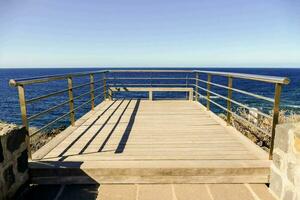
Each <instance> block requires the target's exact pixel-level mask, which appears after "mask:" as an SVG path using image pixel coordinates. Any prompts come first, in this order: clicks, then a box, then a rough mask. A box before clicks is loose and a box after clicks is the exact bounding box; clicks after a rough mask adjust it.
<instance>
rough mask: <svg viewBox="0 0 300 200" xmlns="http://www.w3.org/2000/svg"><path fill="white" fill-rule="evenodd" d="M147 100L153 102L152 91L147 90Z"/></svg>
mask: <svg viewBox="0 0 300 200" xmlns="http://www.w3.org/2000/svg"><path fill="white" fill-rule="evenodd" d="M149 100H150V101H153V91H152V90H149Z"/></svg>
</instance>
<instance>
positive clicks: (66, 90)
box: [26, 89, 68, 103]
mask: <svg viewBox="0 0 300 200" xmlns="http://www.w3.org/2000/svg"><path fill="white" fill-rule="evenodd" d="M66 92H68V89H64V90H60V91H57V92H52V93H50V94H46V95H43V96H39V97H35V98H32V99H29V100H27V101H26V103H33V102H36V101H39V100H43V99H46V98H48V97H52V96H56V95H59V94H63V93H66Z"/></svg>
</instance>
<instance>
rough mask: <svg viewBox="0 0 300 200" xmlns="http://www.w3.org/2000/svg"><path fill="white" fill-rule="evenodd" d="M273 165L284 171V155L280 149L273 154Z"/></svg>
mask: <svg viewBox="0 0 300 200" xmlns="http://www.w3.org/2000/svg"><path fill="white" fill-rule="evenodd" d="M273 163H274V165H275V166H276V167H277V168H278V169H283V160H282V153H281V150H280V149H275V150H274V152H273Z"/></svg>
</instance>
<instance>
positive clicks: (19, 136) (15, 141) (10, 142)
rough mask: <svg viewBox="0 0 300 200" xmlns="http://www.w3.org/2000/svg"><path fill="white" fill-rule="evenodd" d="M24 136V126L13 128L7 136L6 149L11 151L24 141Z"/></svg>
mask: <svg viewBox="0 0 300 200" xmlns="http://www.w3.org/2000/svg"><path fill="white" fill-rule="evenodd" d="M25 137H26V131H25V129H24V128H23V129H21V130H14V131H13V132H12V133H11V134H9V136H8V138H7V144H6V145H7V149H8V150H9V151H10V152H11V153H13V152H14V151H15V150H17V149H18V148H19V147H20V145H21V144H22V143H23V142H24V141H25Z"/></svg>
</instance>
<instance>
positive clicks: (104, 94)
mask: <svg viewBox="0 0 300 200" xmlns="http://www.w3.org/2000/svg"><path fill="white" fill-rule="evenodd" d="M106 92H107V89H106V72H104V73H103V98H104V100H106V99H107V93H106Z"/></svg>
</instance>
